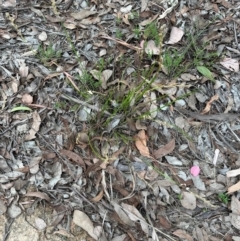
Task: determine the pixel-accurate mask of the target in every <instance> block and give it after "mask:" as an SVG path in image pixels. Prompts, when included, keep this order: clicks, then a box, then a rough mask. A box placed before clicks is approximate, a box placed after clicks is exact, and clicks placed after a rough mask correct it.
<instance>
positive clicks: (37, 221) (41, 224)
mask: <svg viewBox="0 0 240 241" xmlns="http://www.w3.org/2000/svg"><path fill="white" fill-rule="evenodd" d="M35 224H36V228H37V229H38V230H43V229H45V228H46V227H47V224H46V223H45V221H44V220H43V219H41V218H36V219H35Z"/></svg>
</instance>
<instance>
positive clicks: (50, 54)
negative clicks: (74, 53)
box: [38, 44, 62, 64]
mask: <svg viewBox="0 0 240 241" xmlns="http://www.w3.org/2000/svg"><path fill="white" fill-rule="evenodd" d="M61 54H62V52H61V50H55V49H54V47H53V45H52V44H49V45H48V46H43V45H41V46H40V47H39V48H38V57H39V59H40V60H41V62H42V63H44V64H46V63H47V62H49V61H51V60H54V59H58V58H60V57H61Z"/></svg>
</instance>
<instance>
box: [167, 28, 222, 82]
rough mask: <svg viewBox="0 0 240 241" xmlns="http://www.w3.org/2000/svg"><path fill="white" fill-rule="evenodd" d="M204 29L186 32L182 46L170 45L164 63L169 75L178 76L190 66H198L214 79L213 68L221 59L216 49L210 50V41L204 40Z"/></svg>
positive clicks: (203, 73) (208, 76) (201, 71)
mask: <svg viewBox="0 0 240 241" xmlns="http://www.w3.org/2000/svg"><path fill="white" fill-rule="evenodd" d="M203 33H204V31H200V32H198V33H196V34H195V35H194V34H192V33H188V34H186V39H185V45H184V47H182V48H178V49H175V48H171V47H169V48H168V49H167V50H166V51H165V52H164V54H163V65H164V66H165V67H166V68H167V71H168V75H169V76H170V77H171V78H176V77H178V76H179V75H181V74H182V73H184V72H185V71H186V70H187V69H189V68H197V69H198V71H199V72H200V73H201V74H202V75H203V76H205V77H207V78H208V79H210V80H212V81H214V79H213V76H212V73H211V69H212V66H213V64H214V63H215V62H216V61H217V60H218V59H219V56H218V54H217V52H216V51H209V50H208V48H207V46H208V43H206V42H202V41H201V37H202V35H203Z"/></svg>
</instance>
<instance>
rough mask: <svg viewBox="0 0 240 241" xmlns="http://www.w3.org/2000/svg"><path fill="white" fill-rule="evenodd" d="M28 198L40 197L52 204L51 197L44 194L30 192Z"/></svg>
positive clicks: (27, 194)
mask: <svg viewBox="0 0 240 241" xmlns="http://www.w3.org/2000/svg"><path fill="white" fill-rule="evenodd" d="M25 196H26V197H38V198H41V199H44V200H46V201H48V202H50V197H49V196H48V195H47V194H46V193H44V192H28V193H26V194H25Z"/></svg>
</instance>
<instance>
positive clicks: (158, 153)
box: [153, 139, 175, 159]
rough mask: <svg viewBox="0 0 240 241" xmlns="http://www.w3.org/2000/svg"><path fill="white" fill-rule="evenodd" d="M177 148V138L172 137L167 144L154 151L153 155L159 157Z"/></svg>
mask: <svg viewBox="0 0 240 241" xmlns="http://www.w3.org/2000/svg"><path fill="white" fill-rule="evenodd" d="M174 148H175V139H172V140H171V141H170V142H168V143H167V144H166V145H165V146H162V147H160V148H159V149H158V150H156V151H154V153H153V155H154V157H155V158H156V159H159V158H161V157H163V156H165V155H168V154H170V153H171V152H172V151H173V150H174Z"/></svg>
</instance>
